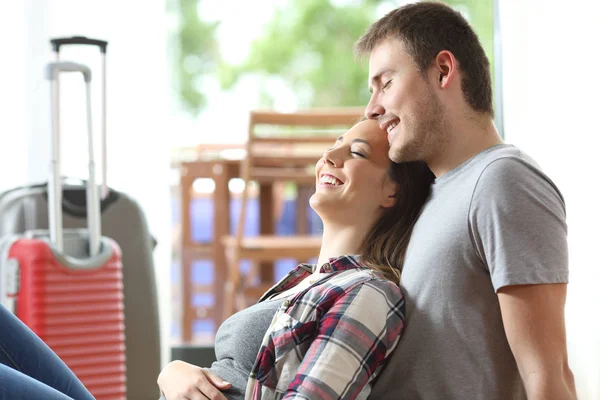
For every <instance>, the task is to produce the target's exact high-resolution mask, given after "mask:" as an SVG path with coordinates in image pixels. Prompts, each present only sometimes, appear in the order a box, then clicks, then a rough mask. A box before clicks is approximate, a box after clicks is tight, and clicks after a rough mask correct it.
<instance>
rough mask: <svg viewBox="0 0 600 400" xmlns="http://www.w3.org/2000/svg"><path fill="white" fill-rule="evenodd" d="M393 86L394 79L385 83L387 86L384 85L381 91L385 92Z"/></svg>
mask: <svg viewBox="0 0 600 400" xmlns="http://www.w3.org/2000/svg"><path fill="white" fill-rule="evenodd" d="M391 84H392V79H390V80H389V81H387V82H386V83H385V85H383V87H382V88H381V90H383V91H385V90H386V89H387V88H388V87H389V86H390V85H391Z"/></svg>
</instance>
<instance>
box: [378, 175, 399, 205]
mask: <svg viewBox="0 0 600 400" xmlns="http://www.w3.org/2000/svg"><path fill="white" fill-rule="evenodd" d="M397 192H398V184H397V183H395V182H392V181H391V180H390V179H386V181H385V183H384V187H383V199H382V200H381V202H380V203H379V205H380V206H381V207H383V208H391V207H394V205H396V201H397V196H396V193H397Z"/></svg>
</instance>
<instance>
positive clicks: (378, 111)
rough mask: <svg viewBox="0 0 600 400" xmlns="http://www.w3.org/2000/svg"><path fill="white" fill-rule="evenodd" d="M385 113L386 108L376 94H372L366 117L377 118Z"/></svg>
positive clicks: (366, 109)
mask: <svg viewBox="0 0 600 400" xmlns="http://www.w3.org/2000/svg"><path fill="white" fill-rule="evenodd" d="M384 114H385V108H383V106H382V105H381V103H380V102H379V101H378V100H377V98H376V97H375V96H371V100H369V104H368V105H367V108H365V117H367V118H368V119H377V118H379V117H381V116H382V115H384Z"/></svg>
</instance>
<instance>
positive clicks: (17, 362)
mask: <svg viewBox="0 0 600 400" xmlns="http://www.w3.org/2000/svg"><path fill="white" fill-rule="evenodd" d="M29 399H44V400H69V399H71V400H72V399H75V400H88V399H94V396H92V395H91V394H90V392H88V391H87V389H86V388H85V386H83V384H82V383H81V382H80V381H79V379H77V377H76V376H75V375H74V374H73V372H71V370H70V369H69V367H67V366H66V364H65V363H64V362H62V361H61V359H60V358H58V356H57V355H56V354H55V353H54V352H53V351H52V350H50V348H49V347H48V346H46V344H45V343H44V342H43V341H42V340H41V339H40V338H39V337H38V336H37V335H36V334H35V333H33V332H32V331H31V330H30V329H29V328H28V327H27V326H26V325H25V324H23V323H22V322H21V321H20V320H19V319H18V318H17V317H15V316H14V315H13V314H12V313H11V312H10V311H8V310H7V309H6V308H5V307H4V306H2V305H0V400H29Z"/></svg>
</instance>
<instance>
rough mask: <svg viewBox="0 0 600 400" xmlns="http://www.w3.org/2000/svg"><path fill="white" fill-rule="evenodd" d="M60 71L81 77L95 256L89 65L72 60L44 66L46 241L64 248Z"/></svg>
mask: <svg viewBox="0 0 600 400" xmlns="http://www.w3.org/2000/svg"><path fill="white" fill-rule="evenodd" d="M61 72H80V73H81V74H82V75H83V77H84V80H85V88H86V111H87V131H88V157H89V158H88V160H89V162H88V169H89V177H88V185H87V201H86V205H87V225H88V231H89V245H90V246H89V254H90V257H93V256H95V255H96V254H98V252H99V251H100V240H101V239H100V199H99V198H98V187H97V186H96V169H95V163H94V138H93V133H92V100H91V79H92V73H91V70H90V68H89V67H87V66H85V65H83V64H77V63H73V62H65V61H63V62H53V63H50V64H48V66H47V67H46V78H47V79H48V80H49V81H50V97H51V106H52V107H51V108H52V141H51V144H52V158H51V162H50V179H49V180H48V217H49V225H50V240H51V241H52V243H53V244H54V246H55V248H56V250H57V251H59V252H62V251H63V250H64V240H63V221H62V182H61V179H60V126H59V116H58V104H59V102H58V75H59V74H60V73H61Z"/></svg>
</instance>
